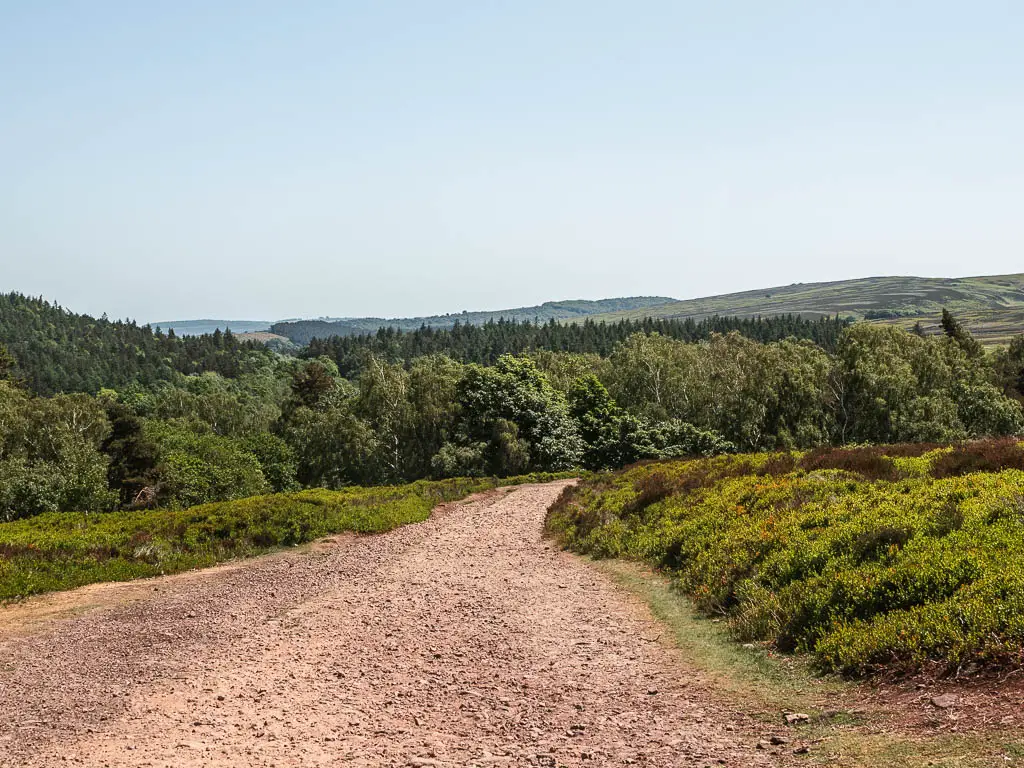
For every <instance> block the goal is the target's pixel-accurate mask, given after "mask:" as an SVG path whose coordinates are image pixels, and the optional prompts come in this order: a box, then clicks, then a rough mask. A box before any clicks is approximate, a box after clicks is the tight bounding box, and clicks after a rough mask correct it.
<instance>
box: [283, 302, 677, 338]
mask: <svg viewBox="0 0 1024 768" xmlns="http://www.w3.org/2000/svg"><path fill="white" fill-rule="evenodd" d="M673 302H675V299H670V298H666V297H664V296H631V297H627V298H618V299H600V300H598V301H585V300H574V301H548V302H545V303H544V304H540V305H537V306H533V307H518V308H515V309H499V310H494V311H485V312H460V313H456V314H449V315H432V316H429V317H407V318H391V319H386V318H382V317H350V318H339V319H328V320H297V321H284V322H280V323H274V324H273V326H271V329H270V330H271V332H273V333H275V334H278V335H280V336H285V337H287V338H289V339H291V340H292V341H293V342H295V343H296V344H308V343H309V341H310V340H311V339H313V338H327V337H329V336H355V335H358V334H363V333H374V332H376V331H377V330H378V329H379V328H384V327H390V328H398V329H401V330H403V331H414V330H416V329H417V328H420V327H422V326H424V325H426V326H430V327H432V328H451V327H452V326H454V325H455V324H456V323H459V324H462V325H483V324H484V323H486V322H487V321H488V320H500V319H505V320H517V321H520V322H522V321H530V322H533V321H535V320H539V321H541V322H546V321H548V320H573V319H576V318H584V317H590V316H591V315H595V314H599V313H600V314H606V313H614V312H635V313H638V316H640V317H644V316H646V314H645V313H646V312H648V311H649V310H651V309H652V308H654V307H660V306H663V305H665V304H668V303H673Z"/></svg>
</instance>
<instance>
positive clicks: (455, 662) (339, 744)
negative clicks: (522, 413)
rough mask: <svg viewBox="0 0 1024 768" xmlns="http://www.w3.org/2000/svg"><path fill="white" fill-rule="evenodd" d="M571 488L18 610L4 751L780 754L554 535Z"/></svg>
mask: <svg viewBox="0 0 1024 768" xmlns="http://www.w3.org/2000/svg"><path fill="white" fill-rule="evenodd" d="M563 486H564V483H551V484H547V485H536V486H524V487H521V488H519V489H517V490H515V491H513V492H511V493H507V494H505V493H499V494H494V495H491V496H489V497H486V498H483V499H478V500H476V501H473V502H471V503H466V504H462V505H451V506H449V508H447V509H445V510H442V511H440V512H438V513H436V514H435V515H434V516H433V517H432V518H431V519H430V520H429V521H427V522H425V523H421V524H418V525H412V526H406V527H404V528H401V529H399V530H397V531H394V532H392V533H389V534H386V535H383V536H374V537H364V538H353V537H343V538H340V539H336V540H335V541H333V542H327V543H321V544H319V545H318V546H317V547H315V548H313V549H312V550H311V551H303V552H292V553H287V554H284V555H276V556H271V557H267V558H262V559H258V560H254V561H249V562H247V563H244V564H240V565H233V566H230V567H227V568H218V569H212V570H209V571H203V572H197V573H190V574H184V575H181V576H175V577H168V578H164V579H157V580H151V581H145V582H135V583H132V584H122V585H103V586H102V587H96V588H87V589H85V590H79V591H78V592H74V593H68V595H65V596H57V597H54V598H42V599H41V600H40V601H30V603H29V604H28V605H25V606H15V607H13V608H7V609H2V610H0V627H5V629H0V713H2V717H0V765H3V766H57V765H60V766H67V765H89V766H174V767H175V768H180V767H182V766H186V767H187V766H328V765H330V766H337V765H353V766H371V765H372V766H473V765H476V766H502V765H516V766H519V765H533V766H581V765H585V766H605V765H630V764H631V765H637V766H704V765H730V766H749V765H762V764H768V761H769V760H770V759H771V758H770V757H769V756H768V755H767V754H765V753H764V752H762V751H757V750H755V749H754V745H755V744H756V742H757V738H758V737H757V735H756V734H757V731H756V724H755V723H753V722H752V721H750V720H749V719H747V718H746V717H745V716H744V715H742V714H741V713H739V712H737V711H735V710H734V709H733V708H730V706H729V705H728V704H727V703H725V702H724V701H723V700H721V699H718V698H717V697H716V696H715V695H714V692H713V686H712V684H711V683H709V682H708V681H706V680H705V679H703V678H702V677H701V675H700V674H699V673H698V672H696V671H695V670H692V669H687V668H685V667H684V666H682V665H681V663H680V661H679V659H678V658H677V657H676V656H675V654H674V653H673V651H672V650H671V649H669V648H667V647H666V646H664V645H663V644H661V643H659V642H658V641H657V638H658V637H659V636H660V635H661V634H662V629H660V628H659V627H658V625H656V624H655V623H654V621H653V619H652V618H651V617H650V616H649V614H648V613H647V610H646V608H645V606H643V605H642V604H640V603H639V602H638V601H637V600H635V599H634V598H632V597H631V596H629V595H626V594H624V593H622V592H621V591H620V590H619V589H618V588H616V587H615V586H614V585H613V584H611V583H610V582H609V581H608V580H607V579H606V578H605V577H604V576H603V575H601V574H599V573H597V572H596V571H595V570H594V569H592V568H590V567H589V566H588V565H586V564H585V563H584V562H582V561H580V560H578V559H575V558H574V557H573V556H571V555H569V554H566V553H563V552H560V551H557V550H556V549H555V548H552V547H551V546H550V545H549V543H548V542H546V541H544V540H543V539H542V537H541V527H542V522H543V519H544V514H545V509H546V507H547V506H548V504H549V503H550V502H551V501H552V500H553V499H554V498H555V497H556V496H557V494H558V493H559V491H560V490H561V488H562V487H563ZM47 600H51V601H57V602H55V603H54V602H51V603H49V604H48V603H47V602H46V601H47ZM68 601H70V603H69V602H68ZM76 601H77V602H76ZM90 603H91V604H92V605H91V607H90V605H89V604H90ZM47 605H49V606H50V608H51V609H52V610H57V608H53V606H57V607H58V608H59V609H60V610H62V611H66V610H68V609H69V608H76V607H77V608H80V609H81V610H80V611H79V612H78V613H77V614H72V615H57V616H52V615H47V611H48V610H49V609H48V608H47ZM52 610H51V612H52ZM33 620H34V621H35V623H34V624H32V623H31V621H33Z"/></svg>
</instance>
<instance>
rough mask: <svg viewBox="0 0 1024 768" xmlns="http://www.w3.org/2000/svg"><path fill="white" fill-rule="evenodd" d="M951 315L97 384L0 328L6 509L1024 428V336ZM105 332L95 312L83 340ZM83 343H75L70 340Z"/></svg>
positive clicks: (253, 359)
mask: <svg viewBox="0 0 1024 768" xmlns="http://www.w3.org/2000/svg"><path fill="white" fill-rule="evenodd" d="M76 322H78V321H76ZM83 322H84V321H83ZM103 322H104V321H95V323H96V324H97V325H99V326H102V325H103ZM115 325H116V324H115ZM122 325H123V324H122ZM495 327H496V328H499V329H500V328H502V326H501V324H495ZM943 327H944V329H945V333H944V334H943V335H941V336H929V337H924V336H921V335H918V334H914V333H911V332H907V331H903V330H901V329H898V328H895V327H890V326H874V325H869V324H855V325H852V326H849V327H845V328H843V329H842V330H841V332H840V333H839V334H838V337H837V339H836V341H835V343H834V345H833V346H832V348H831V349H827V348H825V347H823V346H822V345H819V344H817V343H815V342H813V341H811V340H809V339H806V338H805V339H798V338H784V339H781V340H777V341H767V342H762V341H757V340H754V339H751V338H748V337H746V336H744V335H742V334H741V333H740V332H738V331H736V330H733V331H731V332H729V333H724V334H723V333H713V332H709V335H708V337H707V338H705V339H703V340H698V341H686V340H681V339H676V338H672V337H671V336H669V335H667V334H662V333H659V332H654V331H652V332H644V331H642V330H634V332H633V333H631V334H630V335H628V336H626V337H625V338H624V339H622V340H621V341H619V342H618V343H616V344H614V345H613V346H612V347H611V348H610V350H609V352H608V353H607V354H606V355H601V354H598V353H595V352H589V351H584V352H578V351H560V350H551V349H540V348H534V349H532V351H528V352H527V353H526V354H499V355H498V356H497V357H496V358H494V359H493V361H488V362H489V363H490V364H482V363H481V362H464V361H462V360H458V359H455V358H454V357H453V356H450V355H446V354H440V353H437V352H431V353H428V354H420V355H416V354H413V353H411V352H410V353H409V354H408V356H407V357H398V356H397V354H396V353H395V352H394V350H391V352H389V353H388V354H384V353H382V352H380V351H379V350H376V349H373V348H361V349H358V350H357V351H358V352H359V354H358V355H356V354H355V353H354V352H353V355H352V358H351V362H350V363H349V364H350V365H351V367H350V368H345V369H342V368H341V367H339V365H338V364H337V363H336V361H335V360H334V359H333V358H332V357H331V356H329V355H327V354H322V355H319V356H315V357H304V358H298V357H294V356H286V355H280V354H276V353H273V352H269V351H266V350H253V349H251V348H250V347H249V346H248V345H242V344H238V343H237V342H233V343H231V344H230V345H229V344H228V342H227V341H226V340H225V339H226V337H227V336H228V335H227V334H223V335H222V336H221V338H220V339H219V340H217V341H215V340H214V339H213V338H212V337H211V338H208V339H205V340H203V339H200V340H198V341H197V342H196V345H195V347H187V346H183V347H182V348H183V349H190V350H192V351H193V352H194V351H196V350H210V351H211V358H210V360H209V361H206V360H205V359H204V358H202V357H194V358H189V357H188V355H187V354H185V353H183V356H182V357H181V358H180V359H179V360H178V362H177V363H174V364H172V363H165V365H166V369H165V370H161V371H160V376H159V377H155V378H156V380H151V379H149V378H148V377H147V376H143V375H141V374H139V375H136V376H135V377H132V376H130V375H129V374H128V372H127V369H120V368H118V367H117V366H113V365H111V366H109V367H104V366H102V365H97V366H95V367H93V368H91V369H88V370H91V371H92V374H91V375H94V376H97V377H99V378H102V377H104V376H106V377H108V378H105V379H103V380H102V382H101V384H102V386H101V387H100V388H99V389H97V390H95V391H94V393H88V392H78V393H75V392H62V393H58V394H55V395H49V393H48V391H47V389H46V388H45V387H41V388H39V389H38V390H35V389H34V388H33V385H32V382H33V380H32V379H31V378H29V377H25V376H24V375H23V374H24V371H26V370H31V369H32V366H31V365H29V366H26V365H25V364H24V363H23V362H22V360H20V359H19V356H18V355H19V351H20V350H22V349H25V348H26V347H20V348H18V347H16V348H14V349H7V350H4V349H3V348H2V347H0V519H4V518H6V519H11V518H15V517H21V516H26V515H32V514H38V513H40V512H45V511H51V510H68V511H80V512H83V513H86V512H101V511H104V510H109V509H115V508H132V507H149V506H171V507H183V506H189V505H193V504H198V503H203V502H207V501H215V500H221V499H231V498H239V497H244V496H252V495H257V494H261V493H268V492H271V491H284V490H291V489H295V488H299V487H303V486H308V487H327V488H339V487H343V486H346V485H350V484H361V485H366V484H387V483H398V482H404V481H409V480H414V479H418V478H425V477H431V478H444V477H451V476H481V475H512V474H520V473H525V472H534V471H560V470H565V469H574V468H577V467H583V468H588V469H605V468H617V467H620V466H623V465H626V464H629V463H632V462H635V461H638V460H640V459H648V458H659V457H667V456H681V455H711V454H716V453H721V452H730V451H763V450H771V449H785V448H808V447H812V446H816V445H822V444H848V443H869V442H870V443H889V442H907V441H928V442H949V441H958V440H964V439H968V438H974V437H982V436H996V435H1016V434H1020V433H1021V430H1022V428H1024V416H1022V410H1021V403H1022V402H1024V337H1018V338H1017V339H1016V340H1014V342H1013V343H1012V344H1011V345H1010V346H1009V347H1008V348H1005V349H1000V350H996V351H988V352H987V351H985V350H983V349H982V348H981V347H980V345H978V344H977V342H976V341H975V340H974V339H973V338H972V337H971V335H970V334H969V333H968V332H967V331H966V330H965V329H964V328H963V327H962V326H961V325H960V324H959V323H958V322H957V321H956V319H955V318H953V317H952V316H948V317H946V318H944V324H943ZM504 329H505V330H507V331H509V332H510V333H511V332H520V331H521V330H522V324H506V326H504ZM534 330H536V328H534V329H532V330H531V331H530V332H531V333H532V332H533V331H534ZM0 331H3V332H4V333H8V331H7V330H6V329H2V328H0ZM104 332H106V329H105V330H104ZM485 332H486V331H485ZM94 333H95V332H94V331H92V330H86V331H83V334H84V335H85V336H86V339H87V343H86V345H85V347H86V348H87V349H92V347H90V346H89V345H90V344H92V343H93V342H92V340H93V338H94V336H93V335H90V334H94ZM469 333H470V334H472V333H475V332H472V331H471V332H469ZM53 335H54V333H53V331H52V330H44V331H43V332H42V333H41V336H42V337H43V339H47V338H52V337H53ZM150 335H151V337H152V339H154V341H147V342H143V343H142V344H141V345H140V346H142V347H143V348H144V349H146V350H147V351H148V350H150V349H160V348H161V347H159V346H155V347H152V348H151V347H148V346H146V345H149V344H154V345H159V344H167V341H166V339H167V338H168V337H161V334H157V333H155V332H150ZM408 336H413V334H409V335H408ZM381 337H383V338H387V337H388V335H387V334H378V335H377V336H376V337H375V338H381ZM405 337H406V335H402V336H401V337H397V338H405ZM426 337H429V334H426V333H425V334H424V338H426ZM481 338H483V337H481ZM64 343H65V344H68V345H70V346H74V345H75V343H76V341H75V337H74V336H73V335H69V336H67V337H66V341H65V342H64ZM110 343H111V344H112V345H114V342H110ZM114 346H116V345H114ZM27 348H28V349H34V348H35V347H33V346H32V345H31V344H30V345H28V347H27ZM133 349H134V348H133ZM188 354H191V353H188ZM87 358H88V355H86V354H83V353H82V352H81V350H74V349H71V350H66V351H64V353H63V355H62V356H60V357H57V358H56V359H58V360H82V359H85V360H87ZM357 358H358V362H357V361H356V360H357ZM144 359H145V360H147V361H149V360H150V358H149V357H148V356H146V357H145V358H144ZM346 359H348V358H346ZM196 360H198V361H199V363H200V364H199V365H196V364H195V363H196ZM176 366H180V367H181V368H183V369H184V370H182V371H179V370H177V367H176ZM193 366H195V367H193ZM196 368H201V369H203V370H197V369H196ZM83 370H86V369H83ZM147 370H148V371H149V372H150V373H152V372H153V370H154V369H147Z"/></svg>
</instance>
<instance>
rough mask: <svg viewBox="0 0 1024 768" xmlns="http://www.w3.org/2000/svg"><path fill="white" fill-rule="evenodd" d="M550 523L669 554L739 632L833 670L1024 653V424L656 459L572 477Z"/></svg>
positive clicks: (1007, 660) (622, 554) (570, 542)
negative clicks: (997, 431) (977, 437)
mask: <svg viewBox="0 0 1024 768" xmlns="http://www.w3.org/2000/svg"><path fill="white" fill-rule="evenodd" d="M548 527H549V529H550V531H551V532H552V533H553V534H554V535H556V536H558V537H559V538H560V539H561V541H562V542H563V543H564V544H565V545H566V546H569V547H571V548H572V549H574V550H576V551H578V552H583V553H588V554H591V555H594V556H597V557H619V558H627V559H634V560H640V561H644V562H647V563H650V564H652V565H654V566H656V567H658V568H660V569H662V570H664V571H665V572H666V573H668V574H670V575H671V576H672V578H673V580H674V583H675V585H676V586H677V587H678V588H679V589H680V590H682V591H683V592H684V593H685V594H687V595H689V596H690V597H691V598H692V600H693V601H694V603H695V604H696V606H697V607H698V608H699V609H700V610H702V611H703V612H704V613H706V614H707V615H709V616H715V617H720V618H724V619H726V620H727V621H728V622H729V626H730V629H731V630H732V633H733V635H734V636H735V637H736V638H737V639H739V640H743V641H748V642H749V641H754V642H758V641H760V642H763V643H765V644H766V645H768V646H770V647H772V648H775V649H778V650H781V651H786V652H789V651H798V652H805V653H809V654H812V655H813V657H814V659H815V660H816V662H817V663H818V665H819V666H820V667H822V668H824V669H826V670H832V671H838V672H842V673H845V674H853V675H864V674H870V673H874V672H879V671H883V670H884V671H886V672H889V673H891V672H913V671H918V670H920V669H922V668H923V667H934V666H938V667H940V669H941V671H942V672H953V673H956V672H959V671H962V670H964V669H968V670H969V669H970V668H972V666H973V667H977V666H979V665H982V664H984V665H987V666H989V667H990V668H991V667H995V668H999V667H1007V668H1019V666H1020V664H1021V663H1022V662H1024V446H1022V445H1021V444H1020V442H1019V441H1018V440H1016V439H1003V440H989V441H979V442H971V443H963V444H957V445H953V446H936V445H932V444H921V443H918V444H905V445H893V446H870V447H858V448H832V447H827V448H818V449H813V450H809V451H786V452H775V453H756V454H745V455H734V456H719V457H714V458H706V459H696V460H682V461H669V462H655V463H646V464H642V465H638V466H635V467H632V468H629V469H627V470H624V471H620V472H618V473H615V474H605V475H600V476H595V477H592V478H588V479H586V480H584V481H583V482H582V483H581V484H580V485H579V486H577V487H574V488H569V489H567V490H566V491H565V493H564V494H563V496H562V497H561V498H560V499H559V500H558V502H556V504H555V505H554V506H553V507H552V509H551V511H550V512H549V518H548Z"/></svg>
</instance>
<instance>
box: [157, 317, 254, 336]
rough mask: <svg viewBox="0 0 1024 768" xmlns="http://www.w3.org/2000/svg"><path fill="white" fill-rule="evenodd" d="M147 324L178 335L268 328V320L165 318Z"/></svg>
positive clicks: (200, 334) (242, 331)
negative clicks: (161, 320) (158, 321)
mask: <svg viewBox="0 0 1024 768" xmlns="http://www.w3.org/2000/svg"><path fill="white" fill-rule="evenodd" d="M149 325H150V327H152V328H160V329H161V330H163V331H164V332H165V333H166V332H167V331H171V330H173V331H174V333H175V334H177V335H178V336H202V335H203V334H206V333H213V332H214V331H216V330H220V331H221V332H223V331H224V330H226V329H228V328H230V329H231V332H232V333H264V332H266V331H269V330H270V321H268V320H165V321H163V322H160V323H150V324H149Z"/></svg>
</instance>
